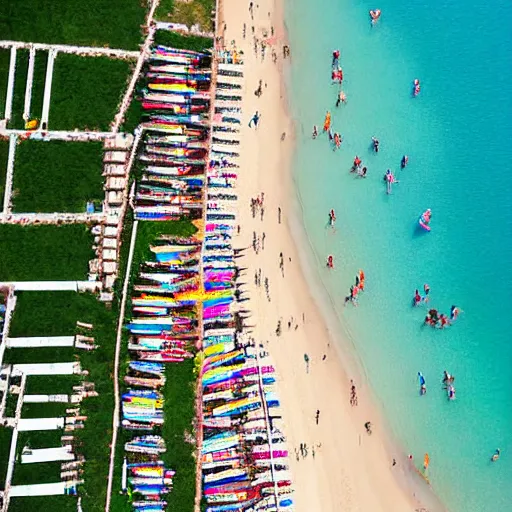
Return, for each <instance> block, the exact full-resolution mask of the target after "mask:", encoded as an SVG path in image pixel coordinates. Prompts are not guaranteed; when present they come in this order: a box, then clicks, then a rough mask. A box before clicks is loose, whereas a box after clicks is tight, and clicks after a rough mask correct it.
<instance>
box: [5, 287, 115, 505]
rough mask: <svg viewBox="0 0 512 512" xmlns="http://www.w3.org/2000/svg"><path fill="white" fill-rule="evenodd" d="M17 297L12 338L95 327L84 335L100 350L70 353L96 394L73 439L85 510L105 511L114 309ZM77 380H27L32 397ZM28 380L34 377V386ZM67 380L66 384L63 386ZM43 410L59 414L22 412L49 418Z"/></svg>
mask: <svg viewBox="0 0 512 512" xmlns="http://www.w3.org/2000/svg"><path fill="white" fill-rule="evenodd" d="M17 295H18V301H17V303H16V309H15V314H14V317H13V319H12V323H11V330H10V336H12V337H18V336H20V337H21V336H37V335H39V336H69V335H72V334H75V333H76V332H77V329H76V321H77V320H80V321H82V322H87V323H92V324H93V325H94V328H93V330H92V331H87V332H86V334H87V335H88V336H93V337H94V338H95V342H96V344H98V345H99V348H98V349H96V350H95V351H93V352H86V351H81V350H76V351H75V354H76V355H78V356H79V357H80V363H81V365H82V368H84V369H86V370H88V371H89V375H88V376H87V377H86V379H87V380H88V381H90V382H94V384H95V389H96V391H97V392H98V393H99V396H98V397H92V398H89V399H86V400H84V401H83V402H82V403H81V405H80V411H81V414H83V415H85V416H87V417H88V420H87V421H86V423H85V428H84V429H83V430H79V431H77V432H75V433H74V435H75V437H77V438H78V439H79V440H80V443H81V447H80V453H81V454H83V455H84V456H85V458H86V461H87V462H86V464H85V465H84V480H85V484H84V486H83V493H82V495H83V507H84V510H93V511H100V510H104V506H105V498H106V495H105V492H106V478H107V474H108V462H109V456H110V450H109V443H110V440H111V437H112V413H113V407H114V396H113V385H112V375H113V362H114V350H115V329H116V315H117V306H116V304H114V306H113V307H107V306H105V305H104V304H102V303H100V302H99V301H97V300H96V298H95V297H94V296H93V295H91V294H77V293H74V292H20V293H18V294H17ZM84 333H85V331H84ZM46 350H48V349H29V350H28V351H27V353H28V352H32V353H42V351H46ZM52 350H53V349H52ZM55 350H61V351H68V350H70V349H55ZM10 352H12V350H8V351H6V357H7V356H8V355H9V353H10ZM27 357H28V356H27ZM77 378H78V377H76V376H69V377H64V376H56V377H30V378H29V379H28V384H27V385H28V386H29V389H30V392H31V393H34V392H39V393H71V391H72V386H73V385H76V380H77ZM32 379H34V381H33V382H32ZM66 379H68V383H69V384H68V386H67V387H66ZM52 383H53V385H54V387H52ZM47 406H49V407H48V408H47V409H48V411H49V413H50V415H52V414H53V413H55V414H57V413H58V410H59V407H61V404H46V405H40V404H30V405H26V406H24V408H23V416H24V417H31V416H32V417H33V416H34V415H35V414H36V413H37V412H38V410H39V412H42V413H43V414H44V415H45V416H46V415H48V414H46V413H45V412H44V411H42V409H45V408H46V407H47ZM68 407H69V406H68ZM64 408H65V407H64ZM39 434H40V433H31V436H32V439H33V440H34V441H33V442H34V443H35V442H37V443H41V442H42V441H41V440H40V438H39ZM41 434H42V435H43V436H46V435H47V434H45V433H41ZM22 477H24V474H22ZM59 510H60V509H59Z"/></svg>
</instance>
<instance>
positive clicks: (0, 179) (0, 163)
mask: <svg viewBox="0 0 512 512" xmlns="http://www.w3.org/2000/svg"><path fill="white" fill-rule="evenodd" d="M0 101H1V98H0ZM8 158H9V141H8V140H5V139H1V140H0V210H1V209H2V208H3V207H4V192H5V176H6V174H7V159H8Z"/></svg>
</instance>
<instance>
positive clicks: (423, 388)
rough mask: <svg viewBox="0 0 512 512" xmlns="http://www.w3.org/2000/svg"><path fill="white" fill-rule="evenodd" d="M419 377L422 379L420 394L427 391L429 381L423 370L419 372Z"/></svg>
mask: <svg viewBox="0 0 512 512" xmlns="http://www.w3.org/2000/svg"><path fill="white" fill-rule="evenodd" d="M418 379H419V381H420V395H424V394H425V393H426V392H427V383H426V382H425V377H423V374H422V373H421V372H418Z"/></svg>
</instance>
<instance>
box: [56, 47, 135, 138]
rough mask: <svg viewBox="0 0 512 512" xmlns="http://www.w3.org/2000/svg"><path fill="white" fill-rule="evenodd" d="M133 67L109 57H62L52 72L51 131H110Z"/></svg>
mask: <svg viewBox="0 0 512 512" xmlns="http://www.w3.org/2000/svg"><path fill="white" fill-rule="evenodd" d="M132 66H133V64H132V63H130V62H128V61H123V60H112V59H109V58H107V57H79V56H77V55H70V54H59V55H58V56H57V58H56V59H55V66H54V69H53V85H52V98H51V104H50V115H49V120H48V126H49V128H50V129H52V130H74V129H75V128H78V129H80V130H86V129H88V130H102V131H108V129H109V125H110V123H111V122H112V121H113V120H114V115H115V114H116V112H117V106H118V104H119V103H120V101H121V98H122V96H123V94H124V92H125V89H126V87H127V84H128V79H129V76H130V70H131V68H132Z"/></svg>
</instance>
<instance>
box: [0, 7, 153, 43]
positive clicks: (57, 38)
mask: <svg viewBox="0 0 512 512" xmlns="http://www.w3.org/2000/svg"><path fill="white" fill-rule="evenodd" d="M146 5H147V2H146V1H144V0H138V1H134V2H126V1H125V0H88V1H87V2H77V1H74V2H69V1H68V2H66V1H57V2H56V1H52V0H24V1H23V2H21V1H7V0H5V1H2V2H0V34H2V39H13V40H16V41H33V42H36V43H61V44H72V45H86V46H110V47H112V48H123V49H126V50H137V49H138V45H139V43H140V42H141V39H142V35H141V30H140V25H141V24H142V23H144V16H145V13H146Z"/></svg>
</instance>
